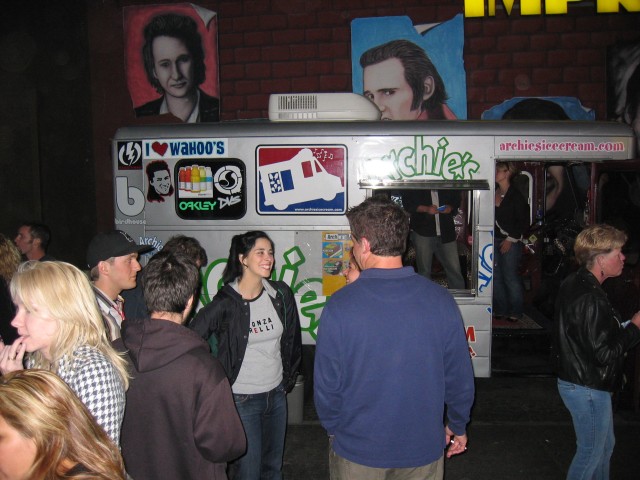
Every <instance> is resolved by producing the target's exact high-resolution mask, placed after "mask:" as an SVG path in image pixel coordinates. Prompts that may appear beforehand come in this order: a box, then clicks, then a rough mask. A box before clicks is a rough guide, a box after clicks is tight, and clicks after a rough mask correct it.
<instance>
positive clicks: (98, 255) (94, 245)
mask: <svg viewBox="0 0 640 480" xmlns="http://www.w3.org/2000/svg"><path fill="white" fill-rule="evenodd" d="M151 250H153V247H152V246H151V245H138V244H137V243H136V242H135V241H134V240H133V238H131V237H130V236H129V235H128V234H127V233H125V232H123V231H122V230H113V231H111V232H107V233H99V234H97V235H96V236H95V237H93V238H92V239H91V242H89V247H88V248H87V265H88V266H89V269H92V268H93V267H95V266H96V265H98V262H102V261H104V260H107V259H109V258H111V257H122V256H124V255H129V254H131V253H139V254H143V253H147V252H150V251H151Z"/></svg>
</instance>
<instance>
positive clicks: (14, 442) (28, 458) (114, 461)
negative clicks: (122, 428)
mask: <svg viewBox="0 0 640 480" xmlns="http://www.w3.org/2000/svg"><path fill="white" fill-rule="evenodd" d="M0 478H7V479H26V478H30V479H51V480H57V479H60V480H62V479H64V478H75V479H77V480H81V479H82V480H98V479H102V480H124V479H125V478H126V473H125V470H124V465H123V462H122V457H121V456H120V451H119V450H118V447H117V445H115V444H114V443H113V442H112V441H111V440H110V439H109V437H108V436H107V434H106V433H105V431H104V430H103V429H102V428H100V426H99V425H98V424H97V423H96V420H95V419H94V417H93V416H92V415H91V413H90V412H89V410H87V408H86V407H85V406H84V405H83V403H82V402H81V401H80V400H79V399H78V397H76V395H75V394H74V393H73V391H72V390H71V389H70V388H69V387H68V386H67V385H66V384H65V382H64V381H62V379H60V378H59V377H58V376H57V375H55V374H54V373H51V372H48V371H46V370H35V369H34V370H18V371H15V372H12V373H7V374H5V376H4V377H0Z"/></svg>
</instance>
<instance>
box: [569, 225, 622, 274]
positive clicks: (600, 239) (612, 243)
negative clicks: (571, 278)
mask: <svg viewBox="0 0 640 480" xmlns="http://www.w3.org/2000/svg"><path fill="white" fill-rule="evenodd" d="M626 242H627V234H626V233H624V232H623V231H622V230H618V229H617V228H614V227H612V226H611V225H606V224H596V225H590V226H588V227H587V228H585V229H584V230H582V231H581V232H580V233H579V234H578V236H577V237H576V241H575V243H574V245H573V251H574V253H575V256H576V260H577V261H578V263H579V264H580V265H584V266H585V267H587V269H590V268H591V267H593V265H594V262H595V260H596V257H597V256H598V255H604V254H607V253H609V252H611V251H612V250H614V249H616V248H622V247H623V245H624V244H625V243H626Z"/></svg>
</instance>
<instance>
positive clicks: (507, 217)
mask: <svg viewBox="0 0 640 480" xmlns="http://www.w3.org/2000/svg"><path fill="white" fill-rule="evenodd" d="M517 173H518V171H517V169H516V167H515V165H514V164H513V163H511V162H498V163H496V200H495V202H496V212H495V227H494V232H493V237H494V241H493V263H494V269H493V315H494V316H495V317H499V318H506V319H507V320H509V321H512V322H517V321H518V320H519V319H520V318H521V317H522V313H523V310H524V288H523V286H522V280H521V279H520V275H518V267H519V265H520V258H521V257H522V245H521V243H520V241H521V240H522V235H523V234H524V232H525V231H526V230H527V227H528V226H529V209H528V207H527V201H526V200H525V199H524V197H523V196H522V194H521V193H520V192H519V191H518V189H517V188H516V187H512V186H511V179H512V178H513V177H514V176H515V175H516V174H517Z"/></svg>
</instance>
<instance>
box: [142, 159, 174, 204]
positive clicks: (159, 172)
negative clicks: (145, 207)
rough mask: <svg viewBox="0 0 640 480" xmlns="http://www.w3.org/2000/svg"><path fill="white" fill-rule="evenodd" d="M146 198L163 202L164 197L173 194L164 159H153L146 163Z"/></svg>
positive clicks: (150, 200) (167, 166)
mask: <svg viewBox="0 0 640 480" xmlns="http://www.w3.org/2000/svg"><path fill="white" fill-rule="evenodd" d="M146 172H147V180H148V181H149V185H147V200H148V201H149V202H164V197H170V196H171V195H173V185H172V184H171V172H170V171H169V165H167V162H165V161H164V160H155V161H153V162H151V163H149V164H148V165H147V168H146Z"/></svg>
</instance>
